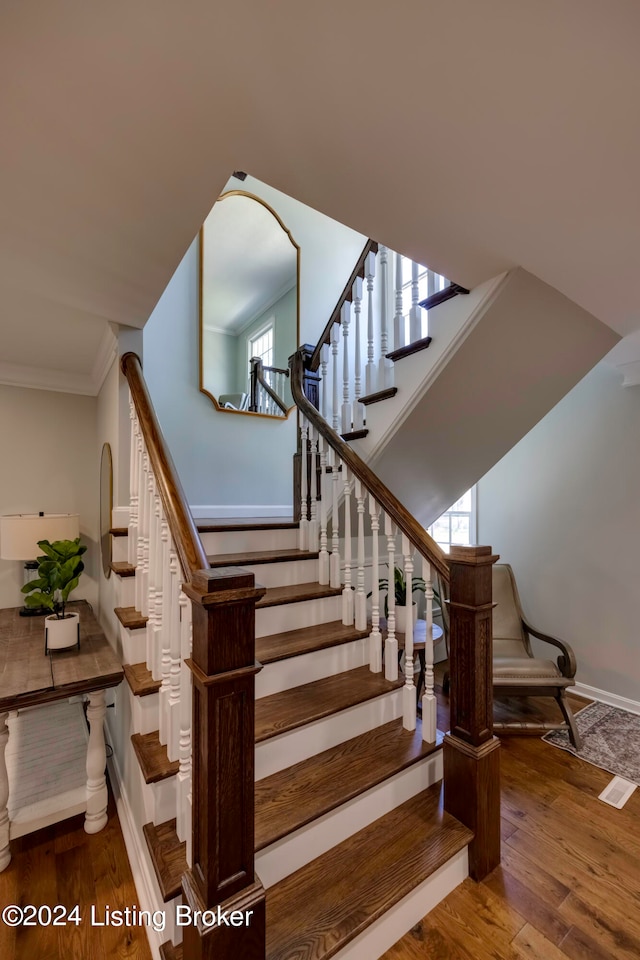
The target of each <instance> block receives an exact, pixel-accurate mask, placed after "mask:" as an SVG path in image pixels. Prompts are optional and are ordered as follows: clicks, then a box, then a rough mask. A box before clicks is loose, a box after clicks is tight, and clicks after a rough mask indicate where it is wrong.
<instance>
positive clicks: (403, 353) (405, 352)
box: [387, 337, 431, 361]
mask: <svg viewBox="0 0 640 960" xmlns="http://www.w3.org/2000/svg"><path fill="white" fill-rule="evenodd" d="M430 343H431V337H423V338H422V340H416V341H414V343H408V344H407V345H406V347H398V349H397V350H392V351H391V353H388V354H387V360H394V361H395V360H403V359H404V358H405V357H410V356H412V354H414V353H420V351H421V350H426V349H427V347H428V346H429V344H430Z"/></svg>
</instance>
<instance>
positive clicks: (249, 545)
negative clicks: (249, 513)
mask: <svg viewBox="0 0 640 960" xmlns="http://www.w3.org/2000/svg"><path fill="white" fill-rule="evenodd" d="M200 539H201V540H202V544H203V546H204V549H205V550H206V552H207V553H208V554H215V553H241V552H243V551H244V550H284V549H285V548H288V547H291V548H294V549H295V548H297V546H298V531H297V529H295V528H293V529H288V530H220V531H217V532H215V533H201V534H200Z"/></svg>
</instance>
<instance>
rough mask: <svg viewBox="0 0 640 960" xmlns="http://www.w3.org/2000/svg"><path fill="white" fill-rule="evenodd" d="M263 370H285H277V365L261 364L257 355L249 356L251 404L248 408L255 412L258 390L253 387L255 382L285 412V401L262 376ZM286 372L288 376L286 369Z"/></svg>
mask: <svg viewBox="0 0 640 960" xmlns="http://www.w3.org/2000/svg"><path fill="white" fill-rule="evenodd" d="M263 370H273V371H275V372H276V373H284V372H285V371H284V370H279V369H278V368H277V367H265V366H263V364H262V360H260V359H259V358H258V357H252V358H251V405H250V406H249V410H251V411H252V412H257V411H256V408H257V406H258V395H257V394H258V391H257V390H256V389H255V384H256V383H259V384H260V385H261V386H262V388H263V389H264V391H265V392H266V394H267V396H269V397H271V399H272V400H273V402H274V403H275V404H276V406H277V407H279V408H280V409H281V410H282V412H283V413H285V414H286V412H287V409H288V407H287V405H286V403H285V402H284V400H281V399H280V397H279V396H278V394H277V393H276V392H275V390H274V389H273V387H271V385H270V384H269V383H268V382H267V381H266V380H265V378H264V376H263ZM286 373H287V376H289V371H288V370H287V371H286Z"/></svg>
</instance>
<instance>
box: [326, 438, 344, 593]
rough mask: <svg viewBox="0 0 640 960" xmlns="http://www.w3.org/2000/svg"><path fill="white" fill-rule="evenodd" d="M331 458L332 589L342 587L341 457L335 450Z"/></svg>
mask: <svg viewBox="0 0 640 960" xmlns="http://www.w3.org/2000/svg"><path fill="white" fill-rule="evenodd" d="M329 455H330V456H331V498H332V504H331V559H330V561H329V583H330V584H331V586H332V587H339V586H341V585H342V580H341V576H340V572H341V571H340V567H341V564H340V514H339V512H338V500H339V491H338V483H339V481H340V457H339V456H338V454H337V453H335V452H334V451H333V450H329Z"/></svg>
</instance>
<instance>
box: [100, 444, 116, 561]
mask: <svg viewBox="0 0 640 960" xmlns="http://www.w3.org/2000/svg"><path fill="white" fill-rule="evenodd" d="M112 510H113V461H112V459H111V445H110V444H109V443H104V444H103V445H102V456H101V457H100V555H101V557H102V572H103V573H104V575H105V577H107V579H108V578H109V577H110V576H111V512H112Z"/></svg>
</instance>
